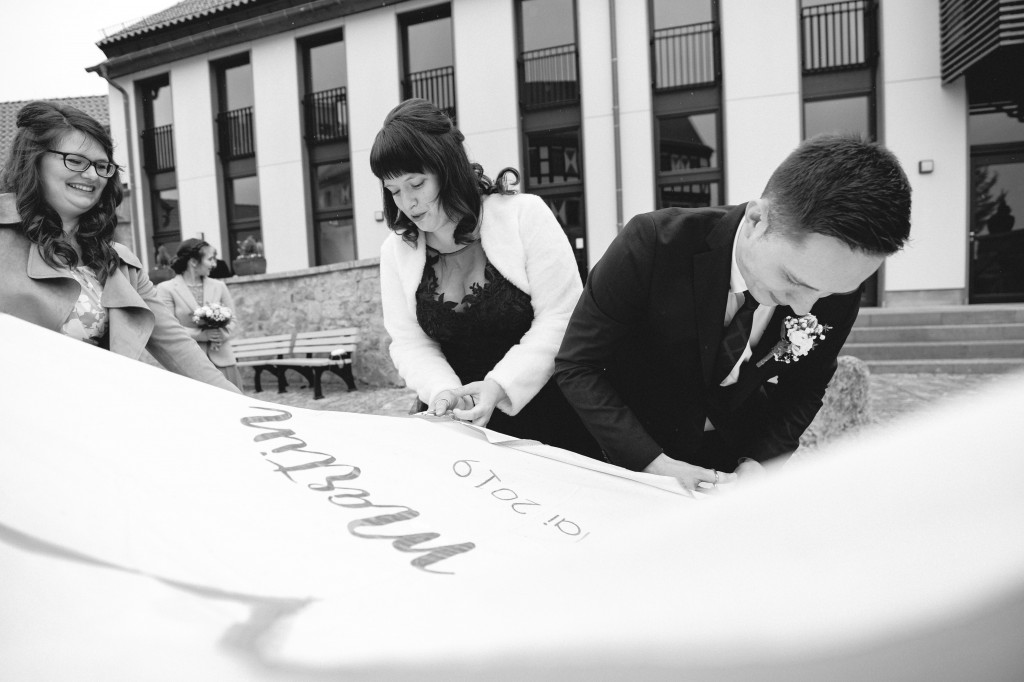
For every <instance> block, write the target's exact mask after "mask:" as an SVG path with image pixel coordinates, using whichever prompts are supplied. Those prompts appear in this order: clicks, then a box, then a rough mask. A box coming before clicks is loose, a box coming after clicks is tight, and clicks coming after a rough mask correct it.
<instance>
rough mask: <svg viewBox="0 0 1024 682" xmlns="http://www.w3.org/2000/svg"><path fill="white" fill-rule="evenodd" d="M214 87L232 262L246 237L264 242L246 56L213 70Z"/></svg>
mask: <svg viewBox="0 0 1024 682" xmlns="http://www.w3.org/2000/svg"><path fill="white" fill-rule="evenodd" d="M213 68H214V73H215V76H216V83H217V103H216V104H217V112H218V113H217V133H218V150H219V154H220V160H221V172H222V174H223V178H224V194H225V196H224V202H225V206H226V208H225V214H226V217H227V242H228V249H229V253H230V256H231V258H232V259H234V258H236V257H237V256H238V244H239V242H241V241H244V240H245V239H246V238H248V237H252V238H253V239H254V240H256V241H257V242H262V241H263V235H262V232H261V230H260V188H259V178H258V177H257V175H256V143H255V135H254V133H255V130H254V127H253V126H254V121H255V112H254V111H253V104H254V98H253V87H252V66H251V64H250V63H249V55H248V54H245V55H240V56H236V57H230V58H228V59H224V60H222V61H220V62H216V63H215V64H214V66H213Z"/></svg>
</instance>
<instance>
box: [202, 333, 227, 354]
mask: <svg viewBox="0 0 1024 682" xmlns="http://www.w3.org/2000/svg"><path fill="white" fill-rule="evenodd" d="M196 341H200V342H206V343H209V344H210V345H211V346H213V349H214V350H216V349H218V348H220V344H221V343H223V342H224V332H222V331H221V330H220V329H202V330H200V332H199V334H197V335H196Z"/></svg>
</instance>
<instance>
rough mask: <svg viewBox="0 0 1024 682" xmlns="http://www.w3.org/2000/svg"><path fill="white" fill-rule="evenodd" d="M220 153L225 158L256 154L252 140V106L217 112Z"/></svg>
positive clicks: (238, 157)
mask: <svg viewBox="0 0 1024 682" xmlns="http://www.w3.org/2000/svg"><path fill="white" fill-rule="evenodd" d="M217 132H218V134H219V139H220V155H221V157H223V158H225V159H243V158H245V157H247V156H255V155H256V145H255V144H254V142H253V112H252V107H243V108H241V109H234V110H232V111H222V112H221V113H219V114H217Z"/></svg>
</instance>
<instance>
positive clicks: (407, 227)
mask: <svg viewBox="0 0 1024 682" xmlns="http://www.w3.org/2000/svg"><path fill="white" fill-rule="evenodd" d="M463 139H464V138H463V135H462V133H461V132H459V130H458V129H457V128H456V127H455V126H454V125H453V124H452V121H451V119H449V118H448V116H447V115H445V113H444V112H443V111H441V110H440V109H438V108H437V107H436V106H434V105H433V104H431V103H429V102H427V101H426V100H422V99H410V100H407V101H405V102H403V103H402V104H400V105H398V106H397V107H395V109H393V110H392V111H391V113H389V114H388V116H387V118H386V119H385V120H384V127H383V128H382V129H381V131H380V132H379V133H378V134H377V138H376V140H375V141H374V143H373V148H372V150H371V151H370V167H371V169H372V170H373V173H374V175H376V176H377V177H378V178H379V179H380V182H381V189H382V190H383V198H384V215H385V217H386V219H387V223H388V226H389V227H390V228H391V230H392V232H393V234H391V235H390V236H389V237H388V238H387V239H386V240H385V242H384V244H383V246H382V247H381V255H380V270H381V277H380V278H381V297H382V304H383V312H384V326H385V327H386V328H387V331H388V333H389V334H390V335H391V339H392V343H391V347H390V353H391V359H392V360H393V361H394V363H395V366H396V368H397V369H398V372H399V374H401V376H402V378H403V379H405V381H406V384H408V386H409V387H410V388H413V389H415V391H416V393H417V394H418V395H419V399H420V401H422V405H421V409H428V410H429V411H430V412H432V413H434V414H437V415H441V414H445V413H447V412H452V413H453V415H454V416H455V417H456V418H458V419H462V420H466V421H471V422H472V423H474V424H476V425H478V426H487V427H488V428H490V429H493V430H495V431H499V432H501V433H505V434H508V435H511V436H515V437H517V438H525V439H534V440H539V441H541V442H543V443H547V444H549V445H555V446H558V447H562V448H565V449H567V450H572V451H574V452H579V453H582V454H586V455H590V456H600V455H599V451H598V450H597V446H596V443H595V441H594V440H593V439H592V438H591V437H590V434H589V433H587V431H586V430H585V429H584V427H583V424H582V422H581V421H580V419H579V417H577V416H576V413H575V412H574V411H573V410H572V408H571V407H570V406H569V404H568V403H567V402H566V400H565V398H564V397H563V396H562V393H561V391H559V389H558V386H556V385H555V383H554V381H553V380H552V379H551V376H552V373H553V372H554V368H555V353H556V352H557V351H558V347H559V344H560V343H561V342H562V335H563V334H564V333H565V327H566V324H567V323H568V321H569V316H570V314H571V313H572V310H573V307H574V306H575V305H576V300H577V299H578V298H579V296H580V292H581V291H582V290H583V286H582V284H581V282H580V276H579V270H578V269H577V267H576V260H575V258H574V257H573V253H572V247H571V246H570V244H569V241H568V239H567V238H566V236H565V233H564V232H563V231H562V228H561V227H560V226H559V224H558V221H557V220H556V219H555V216H554V214H552V212H551V210H550V209H549V208H548V206H547V205H546V204H545V203H544V201H543V200H542V199H540V198H539V197H537V196H533V195H529V194H518V193H516V192H515V190H512V189H510V188H509V182H508V179H507V178H508V176H509V175H511V176H513V177H514V179H513V184H514V183H515V182H518V173H516V172H515V171H514V170H511V169H505V170H504V171H502V172H500V173H499V174H498V175H497V178H496V180H495V181H493V182H492V181H491V180H490V179H489V178H488V177H487V176H485V175H484V173H483V168H482V167H481V166H480V165H479V164H475V163H471V162H470V161H469V158H468V157H467V155H466V150H465V148H464V147H463V144H462V142H463Z"/></svg>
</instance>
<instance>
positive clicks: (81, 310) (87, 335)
mask: <svg viewBox="0 0 1024 682" xmlns="http://www.w3.org/2000/svg"><path fill="white" fill-rule="evenodd" d="M70 272H71V275H72V276H73V277H74V278H75V279H76V280H78V283H79V284H81V285H82V293H81V294H79V296H78V300H77V301H75V306H74V308H72V309H71V314H70V315H69V316H68V319H67V320H66V321H65V322H64V324H63V325H62V326H61V328H60V331H61V333H62V334H65V335H67V336H70V337H72V338H75V339H78V340H80V341H85V342H86V343H91V344H93V345H96V346H105V345H106V342H105V339H106V336H107V326H108V316H107V309H106V308H104V307H103V304H102V303H100V297H101V296H102V295H103V285H102V284H101V283H100V281H99V279H97V277H96V273H95V271H93V269H92V268H90V267H89V266H87V265H78V266H75V267H73V268H71V269H70Z"/></svg>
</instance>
